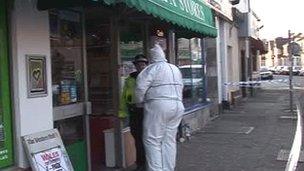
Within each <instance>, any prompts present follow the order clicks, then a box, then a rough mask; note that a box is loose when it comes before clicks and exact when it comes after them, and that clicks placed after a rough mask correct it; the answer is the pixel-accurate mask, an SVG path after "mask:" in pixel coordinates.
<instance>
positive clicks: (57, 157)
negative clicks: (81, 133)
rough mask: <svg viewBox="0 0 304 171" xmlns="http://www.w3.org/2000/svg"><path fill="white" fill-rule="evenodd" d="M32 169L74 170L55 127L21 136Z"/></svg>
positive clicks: (46, 170) (44, 170)
mask: <svg viewBox="0 0 304 171" xmlns="http://www.w3.org/2000/svg"><path fill="white" fill-rule="evenodd" d="M22 140H23V144H24V146H25V151H26V153H27V156H28V159H29V161H30V163H31V167H32V170H34V171H74V169H73V166H72V164H71V162H70V159H69V156H68V154H67V152H66V150H65V147H64V145H63V143H62V140H61V137H60V134H59V132H58V130H57V129H52V130H48V131H43V132H39V133H35V134H30V135H26V136H23V137H22Z"/></svg>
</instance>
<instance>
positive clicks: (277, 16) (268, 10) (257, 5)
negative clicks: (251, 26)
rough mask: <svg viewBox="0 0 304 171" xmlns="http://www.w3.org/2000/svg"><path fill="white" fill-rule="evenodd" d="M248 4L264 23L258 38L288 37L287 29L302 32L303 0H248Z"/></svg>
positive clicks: (303, 24)
mask: <svg viewBox="0 0 304 171" xmlns="http://www.w3.org/2000/svg"><path fill="white" fill-rule="evenodd" d="M250 5H251V8H252V9H253V10H254V12H255V13H256V14H257V15H258V17H259V18H260V19H261V24H260V25H264V27H263V28H262V29H261V30H260V39H268V40H271V39H274V38H276V37H288V30H291V32H292V33H300V32H301V33H304V0H250Z"/></svg>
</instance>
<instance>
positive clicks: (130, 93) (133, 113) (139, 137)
mask: <svg viewBox="0 0 304 171" xmlns="http://www.w3.org/2000/svg"><path fill="white" fill-rule="evenodd" d="M133 64H134V66H135V68H136V71H135V72H132V73H130V74H129V76H128V77H127V78H126V80H125V84H124V87H123V91H122V95H121V101H120V107H119V117H120V118H127V117H129V126H130V130H131V134H132V136H133V137H134V140H135V148H136V165H137V168H136V170H138V171H141V170H144V168H145V162H146V160H145V149H144V145H143V117H144V114H143V108H142V107H137V106H136V105H135V101H134V97H135V96H134V90H135V84H136V78H137V76H138V74H139V73H140V72H141V71H142V70H143V69H144V68H145V67H146V66H147V65H148V59H147V58H146V57H145V56H144V55H137V56H135V57H134V60H133Z"/></svg>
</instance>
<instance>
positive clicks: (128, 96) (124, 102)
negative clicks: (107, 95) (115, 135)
mask: <svg viewBox="0 0 304 171" xmlns="http://www.w3.org/2000/svg"><path fill="white" fill-rule="evenodd" d="M137 75H138V73H137V72H132V73H131V74H130V75H129V76H128V77H127V78H126V80H125V84H124V87H123V90H122V94H121V97H120V104H119V112H118V117H120V118H126V117H128V116H130V115H132V113H129V109H128V108H129V107H130V106H131V105H135V102H134V97H135V93H134V91H135V86H136V77H137Z"/></svg>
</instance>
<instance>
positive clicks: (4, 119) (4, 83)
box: [0, 0, 13, 170]
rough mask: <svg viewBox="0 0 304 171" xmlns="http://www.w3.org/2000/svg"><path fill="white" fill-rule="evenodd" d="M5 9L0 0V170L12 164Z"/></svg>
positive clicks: (2, 0)
mask: <svg viewBox="0 0 304 171" xmlns="http://www.w3.org/2000/svg"><path fill="white" fill-rule="evenodd" d="M5 7H6V4H5V0H0V168H3V167H7V166H9V165H12V164H13V147H12V145H13V144H12V128H11V108H10V107H11V104H10V90H9V65H8V45H7V40H8V39H7V23H6V8H5ZM0 170H1V169H0Z"/></svg>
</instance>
